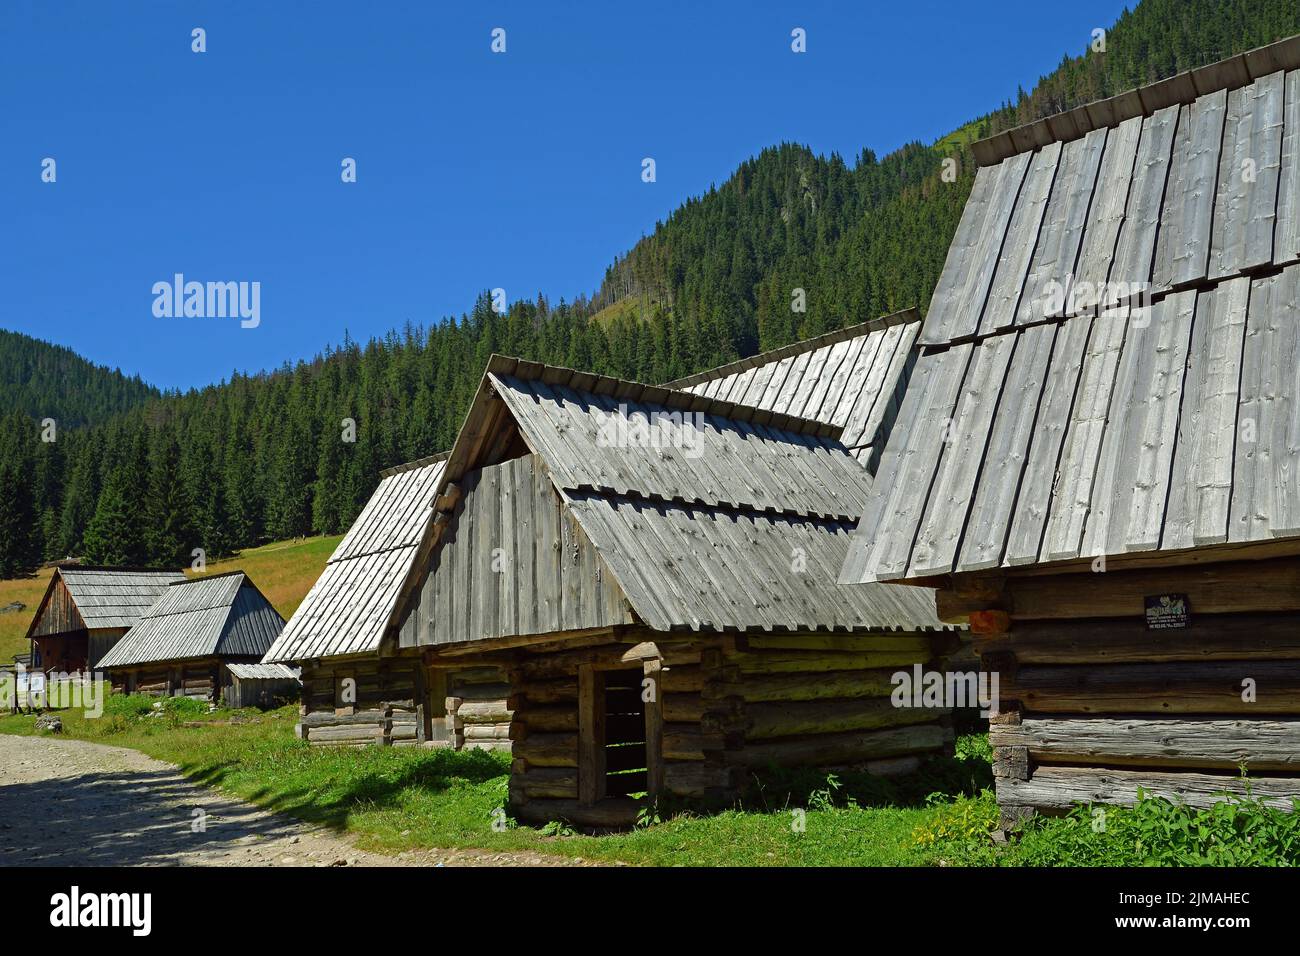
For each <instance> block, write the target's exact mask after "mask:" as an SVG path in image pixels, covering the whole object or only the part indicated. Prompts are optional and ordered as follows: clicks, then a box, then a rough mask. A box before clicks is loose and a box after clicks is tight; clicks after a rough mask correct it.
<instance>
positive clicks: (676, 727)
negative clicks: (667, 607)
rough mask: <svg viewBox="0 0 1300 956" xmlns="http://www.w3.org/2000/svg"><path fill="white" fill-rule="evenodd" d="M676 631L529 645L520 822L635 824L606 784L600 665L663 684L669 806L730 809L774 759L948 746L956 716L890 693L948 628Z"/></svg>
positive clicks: (515, 791)
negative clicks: (906, 703) (564, 645)
mask: <svg viewBox="0 0 1300 956" xmlns="http://www.w3.org/2000/svg"><path fill="white" fill-rule="evenodd" d="M669 637H670V635H665V634H661V633H654V632H648V631H641V632H639V633H638V632H636V631H631V630H629V631H625V632H622V633H620V634H618V635H617V637H614V636H613V635H611V636H610V637H606V638H604V639H600V638H591V639H590V640H591V641H593V642H597V641H599V643H590V644H587V645H586V646H576V647H572V648H570V649H566V650H550V651H544V652H536V651H527V650H525V651H521V652H519V653H518V655H517V661H516V663H515V665H514V666H513V667H512V668H511V670H510V681H511V685H512V687H513V690H514V693H513V695H512V696H511V698H510V705H511V707H512V709H513V720H512V725H511V729H510V736H511V737H512V738H513V740H514V751H513V754H514V761H513V764H512V774H511V782H510V805H511V808H512V810H513V812H514V813H515V815H516V816H518V817H519V818H520V819H523V820H527V821H530V822H546V821H549V820H555V819H565V820H569V821H571V822H574V823H577V824H579V825H584V826H589V827H597V828H599V827H622V826H628V825H630V824H631V823H633V822H635V818H636V814H637V812H638V811H639V809H640V807H641V804H640V803H638V802H636V801H634V800H630V799H625V798H618V797H605V796H604V795H603V794H602V793H601V792H600V788H601V783H600V782H599V781H600V779H601V778H603V775H604V771H603V769H602V766H603V765H602V764H601V760H602V759H603V757H602V754H601V753H600V738H601V732H600V729H599V717H598V714H597V711H596V708H595V700H594V699H593V697H594V696H595V695H596V694H598V689H599V680H598V677H599V674H600V673H601V672H606V671H611V670H615V669H618V670H622V669H625V668H628V667H630V666H631V667H637V666H639V667H641V668H642V673H643V675H644V677H645V678H646V679H648V680H649V681H651V684H650V685H649V686H650V687H652V688H653V695H652V696H653V699H652V700H651V701H649V702H647V704H646V725H647V728H646V729H647V743H648V750H649V754H648V761H649V764H650V766H649V767H648V789H649V791H650V792H651V793H654V794H658V795H660V796H661V797H662V798H664V799H665V801H666V802H687V803H691V804H698V805H701V806H706V807H707V806H722V805H726V804H727V803H729V802H731V801H734V800H735V799H736V798H738V797H739V796H741V794H742V792H743V791H744V789H745V787H746V785H747V784H748V783H749V782H750V780H751V779H752V778H751V771H753V770H756V769H761V768H766V767H768V766H769V765H775V766H815V767H838V766H849V765H852V766H865V767H866V769H868V770H869V771H875V772H880V773H895V772H900V771H905V770H908V769H912V768H914V767H915V766H917V765H919V763H920V758H921V757H922V756H924V755H927V754H937V753H941V752H944V751H945V750H947V749H948V748H950V746H951V743H952V739H953V732H952V727H951V712H950V711H947V710H939V709H920V708H897V707H894V706H893V704H892V702H891V701H890V699H889V698H890V693H891V692H892V690H893V685H892V684H891V682H890V675H891V674H892V673H893V672H894V671H896V670H898V669H901V668H904V667H908V666H910V665H912V664H914V663H923V664H937V663H938V662H939V658H941V657H942V655H943V654H945V653H947V652H948V651H949V650H951V649H953V648H954V647H955V646H956V641H955V639H953V637H952V635H951V634H946V633H945V634H928V633H927V634H902V633H900V634H889V635H866V636H854V635H833V636H832V635H824V634H822V635H817V634H803V635H786V636H774V635H765V636H754V637H748V638H746V637H744V636H738V637H726V636H713V637H700V638H696V639H688V640H677V641H671V640H667V639H666V638H669ZM593 715H597V716H596V718H595V719H594V720H593Z"/></svg>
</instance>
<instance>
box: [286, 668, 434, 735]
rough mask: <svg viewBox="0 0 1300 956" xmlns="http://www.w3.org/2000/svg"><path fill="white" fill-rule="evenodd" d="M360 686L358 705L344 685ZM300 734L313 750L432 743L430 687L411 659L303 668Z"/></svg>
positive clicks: (357, 698) (298, 729)
mask: <svg viewBox="0 0 1300 956" xmlns="http://www.w3.org/2000/svg"><path fill="white" fill-rule="evenodd" d="M347 679H351V680H353V681H355V682H356V684H355V691H356V692H355V700H348V699H347V698H346V697H345V695H344V685H343V681H344V680H347ZM299 713H300V715H301V716H300V719H299V722H298V725H297V728H296V731H297V734H298V736H299V737H300V738H302V739H303V740H306V741H308V742H309V743H311V744H312V745H313V746H344V747H357V746H369V745H377V746H414V745H417V744H423V743H424V742H425V741H426V740H428V738H429V723H428V720H429V714H428V688H427V682H426V674H425V670H424V668H423V667H422V666H421V664H420V662H419V661H418V660H415V659H407V658H392V659H386V658H372V659H367V660H357V661H324V662H309V663H304V665H303V668H302V703H301V705H300V707H299Z"/></svg>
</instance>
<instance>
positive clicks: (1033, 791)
mask: <svg viewBox="0 0 1300 956" xmlns="http://www.w3.org/2000/svg"><path fill="white" fill-rule="evenodd" d="M1247 785H1248V784H1247V782H1246V781H1243V780H1242V779H1241V778H1240V777H1233V776H1232V775H1230V774H1208V773H1169V772H1164V773H1162V772H1157V771H1154V770H1093V769H1089V768H1086V767H1039V768H1038V769H1037V770H1035V771H1034V773H1033V775H1032V776H1031V777H1030V778H1029V779H1028V780H1015V779H1011V778H1002V779H999V780H998V781H997V796H998V803H999V804H1003V805H1007V806H1024V807H1043V808H1052V809H1059V810H1064V809H1068V808H1070V807H1072V806H1074V805H1075V804H1076V803H1114V804H1120V805H1123V806H1132V805H1133V804H1134V803H1136V802H1137V795H1138V789H1139V788H1141V790H1142V791H1143V792H1144V793H1146V794H1147V796H1151V797H1164V798H1165V799H1167V800H1172V801H1174V802H1176V803H1178V802H1181V803H1185V804H1187V805H1188V806H1192V807H1211V806H1213V805H1214V804H1216V803H1220V802H1222V801H1224V800H1227V799H1228V797H1227V796H1226V793H1233V794H1236V795H1238V796H1242V795H1244V794H1245V792H1246V788H1247ZM1249 787H1250V790H1251V792H1252V794H1253V795H1254V796H1255V797H1256V798H1258V799H1261V800H1263V801H1265V802H1266V803H1268V804H1269V805H1271V806H1275V807H1278V808H1279V809H1282V810H1290V809H1292V808H1293V803H1292V798H1293V797H1297V796H1300V779H1298V778H1294V777H1281V778H1268V777H1252V778H1251V779H1250V781H1249Z"/></svg>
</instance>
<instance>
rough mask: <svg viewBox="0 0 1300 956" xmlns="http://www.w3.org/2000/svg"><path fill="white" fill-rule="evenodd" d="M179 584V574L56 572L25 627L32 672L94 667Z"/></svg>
mask: <svg viewBox="0 0 1300 956" xmlns="http://www.w3.org/2000/svg"><path fill="white" fill-rule="evenodd" d="M183 580H185V575H183V574H181V572H179V571H139V570H132V569H128V568H94V567H75V566H68V567H60V568H55V569H54V575H53V577H51V578H50V584H49V587H47V588H46V589H45V596H44V597H42V598H41V603H40V606H39V607H38V608H37V609H36V616H35V617H34V618H32V623H31V626H30V627H29V628H28V629H27V637H28V638H29V639H30V640H31V642H32V655H31V667H32V669H33V670H40V671H63V672H67V673H72V672H75V671H83V670H86V669H88V668H94V667H95V666H96V665H98V664H99V662H100V660H101V659H102V658H103V656H104V655H105V654H106V653H108V650H109V649H110V648H111V647H112V646H113V645H114V644H116V643H117V642H118V641H119V640H121V638H122V635H123V634H125V633H126V632H127V630H128V629H129V628H130V627H132V626H133V625H134V624H135V623H136V622H137V621H139V620H140V616H141V615H142V614H144V612H145V611H147V610H148V609H149V607H150V606H152V605H153V603H154V601H156V600H157V599H158V596H159V595H160V594H162V592H163V591H164V590H165V589H166V588H167V586H168V585H169V584H172V583H173V582H175V581H183Z"/></svg>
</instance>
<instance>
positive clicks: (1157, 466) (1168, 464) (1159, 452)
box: [1111, 291, 1196, 551]
mask: <svg viewBox="0 0 1300 956" xmlns="http://www.w3.org/2000/svg"><path fill="white" fill-rule="evenodd" d="M1195 311H1196V294H1195V293H1194V292H1190V291H1188V292H1184V293H1178V294H1176V295H1173V296H1170V297H1169V298H1167V299H1165V300H1164V301H1163V302H1162V303H1161V304H1160V305H1159V306H1157V308H1156V310H1155V313H1154V314H1155V316H1156V318H1155V321H1156V322H1158V323H1159V324H1160V329H1159V332H1158V333H1157V335H1156V343H1157V344H1156V353H1157V354H1156V356H1155V357H1154V360H1153V361H1152V363H1151V369H1150V371H1151V375H1152V378H1151V382H1150V385H1149V388H1148V390H1147V391H1145V392H1142V391H1140V390H1138V391H1135V392H1134V397H1133V398H1132V399H1131V408H1130V411H1129V412H1128V415H1129V416H1130V417H1132V418H1133V419H1134V420H1135V421H1141V422H1142V425H1141V429H1140V430H1139V431H1135V432H1134V434H1135V436H1136V444H1135V445H1133V446H1131V448H1130V454H1133V455H1135V458H1136V461H1135V466H1136V467H1135V468H1134V470H1133V475H1134V477H1133V489H1132V492H1131V497H1130V499H1129V513H1128V518H1127V521H1126V522H1125V525H1124V531H1123V537H1122V540H1123V542H1124V548H1125V550H1127V551H1148V550H1151V549H1154V548H1156V547H1157V546H1158V545H1159V543H1160V532H1161V529H1162V527H1163V524H1164V516H1165V503H1166V501H1167V499H1168V495H1169V476H1170V472H1171V470H1172V467H1173V457H1174V446H1175V443H1176V437H1177V426H1178V417H1179V410H1180V402H1181V399H1182V391H1183V385H1184V379H1185V376H1186V360H1187V351H1188V348H1189V347H1190V346H1189V344H1188V340H1187V339H1185V338H1184V337H1183V336H1184V331H1183V330H1184V327H1186V328H1190V327H1191V326H1192V322H1193V317H1194V315H1195ZM1144 337H1145V336H1144ZM1140 358H1141V357H1140ZM1114 514H1115V518H1116V520H1117V521H1118V518H1119V515H1120V512H1119V510H1118V509H1114ZM1111 540H1112V541H1113V542H1115V543H1118V542H1119V541H1120V540H1121V537H1120V531H1119V528H1118V527H1117V526H1116V525H1112V529H1111Z"/></svg>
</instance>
